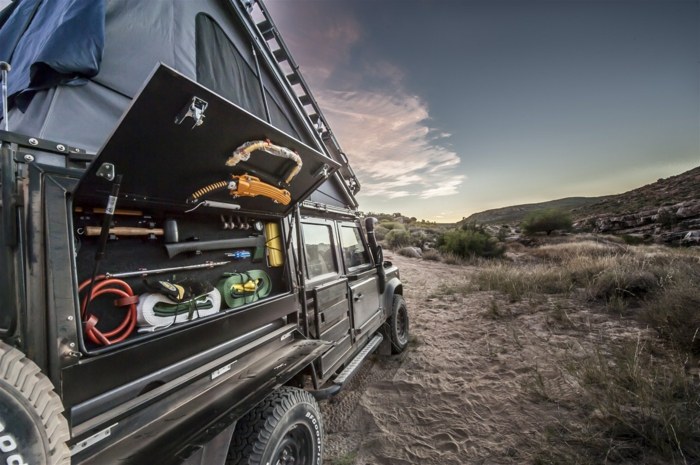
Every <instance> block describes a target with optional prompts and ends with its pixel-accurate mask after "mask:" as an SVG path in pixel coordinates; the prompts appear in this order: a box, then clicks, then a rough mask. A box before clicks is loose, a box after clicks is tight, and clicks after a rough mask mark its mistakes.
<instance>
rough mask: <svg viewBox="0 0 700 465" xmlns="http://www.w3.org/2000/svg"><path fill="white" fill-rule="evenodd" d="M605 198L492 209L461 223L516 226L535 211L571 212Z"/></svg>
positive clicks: (573, 199) (585, 198)
mask: <svg viewBox="0 0 700 465" xmlns="http://www.w3.org/2000/svg"><path fill="white" fill-rule="evenodd" d="M605 198H607V197H567V198H565V199H558V200H550V201H549V202H540V203H528V204H523V205H513V206H510V207H502V208H494V209H492V210H485V211H483V212H479V213H474V214H473V215H471V216H469V217H468V218H466V219H464V220H462V221H460V224H461V223H476V224H482V225H498V224H516V223H520V222H521V221H522V220H523V219H524V218H525V217H526V216H527V215H528V214H529V213H531V212H533V211H537V210H544V209H555V210H564V211H571V210H573V209H575V208H580V207H585V206H587V205H591V204H594V203H597V202H599V201H601V200H602V199H605Z"/></svg>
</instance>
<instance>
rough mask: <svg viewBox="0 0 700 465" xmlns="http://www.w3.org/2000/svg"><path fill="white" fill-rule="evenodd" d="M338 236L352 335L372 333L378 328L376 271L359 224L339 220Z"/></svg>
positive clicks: (379, 312)
mask: <svg viewBox="0 0 700 465" xmlns="http://www.w3.org/2000/svg"><path fill="white" fill-rule="evenodd" d="M338 237H339V239H340V250H341V255H342V261H343V266H344V270H345V274H346V276H347V278H348V285H349V288H350V302H351V308H352V311H351V313H352V325H353V330H354V333H355V335H359V334H363V333H366V332H372V331H374V329H376V327H378V325H379V320H380V319H381V308H380V304H379V302H380V299H379V297H380V296H379V283H378V276H377V270H376V268H375V267H374V263H373V261H372V256H371V254H370V253H369V248H368V246H367V242H366V240H365V235H364V233H363V230H362V228H360V225H359V223H358V222H350V221H339V222H338Z"/></svg>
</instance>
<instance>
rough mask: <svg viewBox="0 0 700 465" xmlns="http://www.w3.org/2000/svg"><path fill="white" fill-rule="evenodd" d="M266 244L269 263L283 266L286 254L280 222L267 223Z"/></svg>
mask: <svg viewBox="0 0 700 465" xmlns="http://www.w3.org/2000/svg"><path fill="white" fill-rule="evenodd" d="M265 246H266V248H267V264H268V265H270V266H282V265H283V264H284V254H283V253H282V236H281V235H280V226H279V224H277V223H272V222H270V223H266V224H265Z"/></svg>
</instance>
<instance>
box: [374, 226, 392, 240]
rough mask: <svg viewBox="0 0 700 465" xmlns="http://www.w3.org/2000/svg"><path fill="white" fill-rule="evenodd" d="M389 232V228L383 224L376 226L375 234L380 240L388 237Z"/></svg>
mask: <svg viewBox="0 0 700 465" xmlns="http://www.w3.org/2000/svg"><path fill="white" fill-rule="evenodd" d="M388 232H389V230H388V229H386V228H385V227H384V226H381V225H378V226H377V227H376V228H374V236H375V237H376V238H377V240H378V241H383V240H384V239H385V238H386V235H387V233H388Z"/></svg>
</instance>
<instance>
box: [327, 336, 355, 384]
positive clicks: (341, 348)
mask: <svg viewBox="0 0 700 465" xmlns="http://www.w3.org/2000/svg"><path fill="white" fill-rule="evenodd" d="M351 348H352V341H351V340H350V335H348V336H346V337H345V338H343V339H341V340H340V341H338V343H337V344H336V345H335V347H333V348H332V349H331V350H329V351H328V352H326V353H325V354H323V356H322V357H321V377H322V378H326V377H328V375H329V374H331V373H333V372H334V371H335V370H336V369H337V367H338V366H340V364H341V363H342V362H344V360H343V356H344V355H345V354H346V353H347V352H348V351H349V350H350V349H351Z"/></svg>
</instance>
